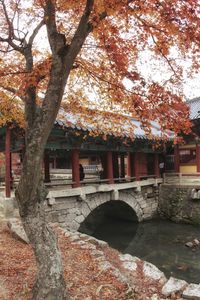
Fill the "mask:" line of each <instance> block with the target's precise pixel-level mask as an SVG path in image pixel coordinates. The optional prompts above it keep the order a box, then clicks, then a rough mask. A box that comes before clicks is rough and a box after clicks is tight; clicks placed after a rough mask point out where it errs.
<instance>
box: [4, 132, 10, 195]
mask: <svg viewBox="0 0 200 300" xmlns="http://www.w3.org/2000/svg"><path fill="white" fill-rule="evenodd" d="M10 154H11V153H10V128H8V127H7V128H6V143H5V159H6V174H5V183H6V197H7V198H10V195H11V176H10V173H11V171H10V168H11V161H10Z"/></svg>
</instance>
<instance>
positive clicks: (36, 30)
mask: <svg viewBox="0 0 200 300" xmlns="http://www.w3.org/2000/svg"><path fill="white" fill-rule="evenodd" d="M43 25H44V20H41V22H40V23H39V24H38V25H37V26H36V27H35V29H34V30H33V33H32V35H31V36H30V38H29V41H28V44H29V45H32V44H33V41H34V38H35V37H36V35H37V34H38V32H39V30H40V28H41V27H42V26H43Z"/></svg>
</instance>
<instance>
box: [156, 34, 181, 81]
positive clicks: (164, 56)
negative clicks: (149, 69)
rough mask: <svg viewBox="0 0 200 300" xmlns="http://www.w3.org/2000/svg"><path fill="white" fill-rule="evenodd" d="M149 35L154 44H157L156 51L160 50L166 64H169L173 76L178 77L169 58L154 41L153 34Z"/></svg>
mask: <svg viewBox="0 0 200 300" xmlns="http://www.w3.org/2000/svg"><path fill="white" fill-rule="evenodd" d="M151 37H152V40H153V42H154V44H155V45H156V46H157V49H158V51H159V52H160V54H161V56H162V57H163V58H164V59H165V60H166V62H167V64H168V65H169V67H170V69H171V70H172V72H173V74H174V76H175V77H177V78H179V79H180V77H179V76H178V74H177V72H176V70H175V69H174V67H173V65H172V64H171V61H170V60H169V58H168V57H167V56H166V55H165V54H164V53H163V51H162V49H161V48H160V47H159V46H158V44H157V42H156V40H155V38H154V36H153V35H152V36H151Z"/></svg>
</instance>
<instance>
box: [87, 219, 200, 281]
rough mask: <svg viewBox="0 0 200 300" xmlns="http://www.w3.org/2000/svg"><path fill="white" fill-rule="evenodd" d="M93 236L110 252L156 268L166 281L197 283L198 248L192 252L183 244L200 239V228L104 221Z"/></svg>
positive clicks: (199, 270)
mask: <svg viewBox="0 0 200 300" xmlns="http://www.w3.org/2000/svg"><path fill="white" fill-rule="evenodd" d="M92 235H93V236H94V237H96V238H98V239H102V240H105V241H106V242H108V243H109V245H110V246H112V247H113V248H116V249H118V250H119V251H121V252H123V253H130V254H132V255H135V256H138V257H140V258H142V259H143V260H147V261H149V262H152V263H153V264H155V265H156V266H157V267H158V268H159V269H161V270H162V271H164V273H165V274H166V276H167V277H170V276H174V277H178V278H180V279H185V280H186V281H188V282H193V283H199V282H200V247H197V248H196V249H191V248H188V247H186V246H185V243H186V242H188V241H192V240H194V239H195V238H199V239H200V227H199V226H198V227H194V226H192V225H188V224H176V223H172V222H170V221H165V220H151V221H148V222H143V223H140V224H138V223H136V222H128V221H121V220H116V219H113V218H105V219H104V223H101V224H99V226H98V227H97V228H96V229H95V230H94V232H93V233H92Z"/></svg>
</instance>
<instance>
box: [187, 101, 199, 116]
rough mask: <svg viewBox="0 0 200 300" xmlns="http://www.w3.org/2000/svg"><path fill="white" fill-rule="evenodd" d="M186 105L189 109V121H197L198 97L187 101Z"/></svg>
mask: <svg viewBox="0 0 200 300" xmlns="http://www.w3.org/2000/svg"><path fill="white" fill-rule="evenodd" d="M187 104H188V105H189V107H190V119H191V120H194V119H199V118H200V97H198V98H193V99H191V100H188V101H187Z"/></svg>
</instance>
